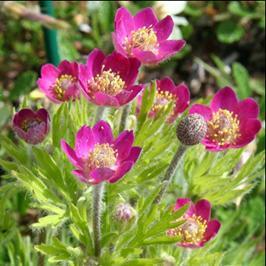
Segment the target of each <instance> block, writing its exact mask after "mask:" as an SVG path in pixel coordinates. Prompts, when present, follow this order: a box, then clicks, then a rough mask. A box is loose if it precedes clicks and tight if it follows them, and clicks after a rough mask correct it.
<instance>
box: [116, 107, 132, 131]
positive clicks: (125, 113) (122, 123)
mask: <svg viewBox="0 0 266 266" xmlns="http://www.w3.org/2000/svg"><path fill="white" fill-rule="evenodd" d="M129 111H130V104H127V105H125V106H124V108H123V111H122V115H121V120H120V126H119V133H120V132H122V131H123V130H124V129H125V128H126V122H127V117H128V114H129Z"/></svg>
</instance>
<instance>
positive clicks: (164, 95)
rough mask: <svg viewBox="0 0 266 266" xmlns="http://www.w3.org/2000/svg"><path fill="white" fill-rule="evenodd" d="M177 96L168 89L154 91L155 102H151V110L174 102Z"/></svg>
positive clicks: (156, 110)
mask: <svg viewBox="0 0 266 266" xmlns="http://www.w3.org/2000/svg"><path fill="white" fill-rule="evenodd" d="M176 99H177V97H176V96H175V95H174V94H172V93H171V92H169V91H156V96H155V103H154V104H153V106H152V108H151V111H152V112H158V111H160V110H161V109H162V108H165V107H167V106H168V104H170V103H172V102H175V101H176Z"/></svg>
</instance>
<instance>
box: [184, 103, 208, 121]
mask: <svg viewBox="0 0 266 266" xmlns="http://www.w3.org/2000/svg"><path fill="white" fill-rule="evenodd" d="M189 113H190V114H200V115H202V116H203V117H204V118H205V120H207V121H208V120H210V119H211V118H212V111H211V109H210V108H209V107H208V106H205V105H202V104H193V105H192V107H191V108H190V111H189Z"/></svg>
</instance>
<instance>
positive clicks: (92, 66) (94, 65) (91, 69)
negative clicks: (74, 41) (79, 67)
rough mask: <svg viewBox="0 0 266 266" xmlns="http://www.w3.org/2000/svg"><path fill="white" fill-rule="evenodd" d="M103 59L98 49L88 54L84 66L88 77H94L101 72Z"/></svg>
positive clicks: (103, 56)
mask: <svg viewBox="0 0 266 266" xmlns="http://www.w3.org/2000/svg"><path fill="white" fill-rule="evenodd" d="M104 59H105V55H104V53H103V52H102V51H101V50H100V49H98V48H95V49H93V51H92V52H91V53H90V54H89V56H88V58H87V62H86V66H87V68H88V73H89V76H90V77H93V76H96V75H97V74H99V73H100V72H101V70H102V63H103V61H104Z"/></svg>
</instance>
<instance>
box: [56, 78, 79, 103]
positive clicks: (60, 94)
mask: <svg viewBox="0 0 266 266" xmlns="http://www.w3.org/2000/svg"><path fill="white" fill-rule="evenodd" d="M74 82H76V78H75V77H73V76H71V75H68V74H64V75H61V76H60V77H59V78H57V79H56V81H55V85H54V93H55V95H56V98H57V99H58V100H63V99H64V96H65V92H66V90H67V89H68V88H69V86H71V85H73V83H74Z"/></svg>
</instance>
